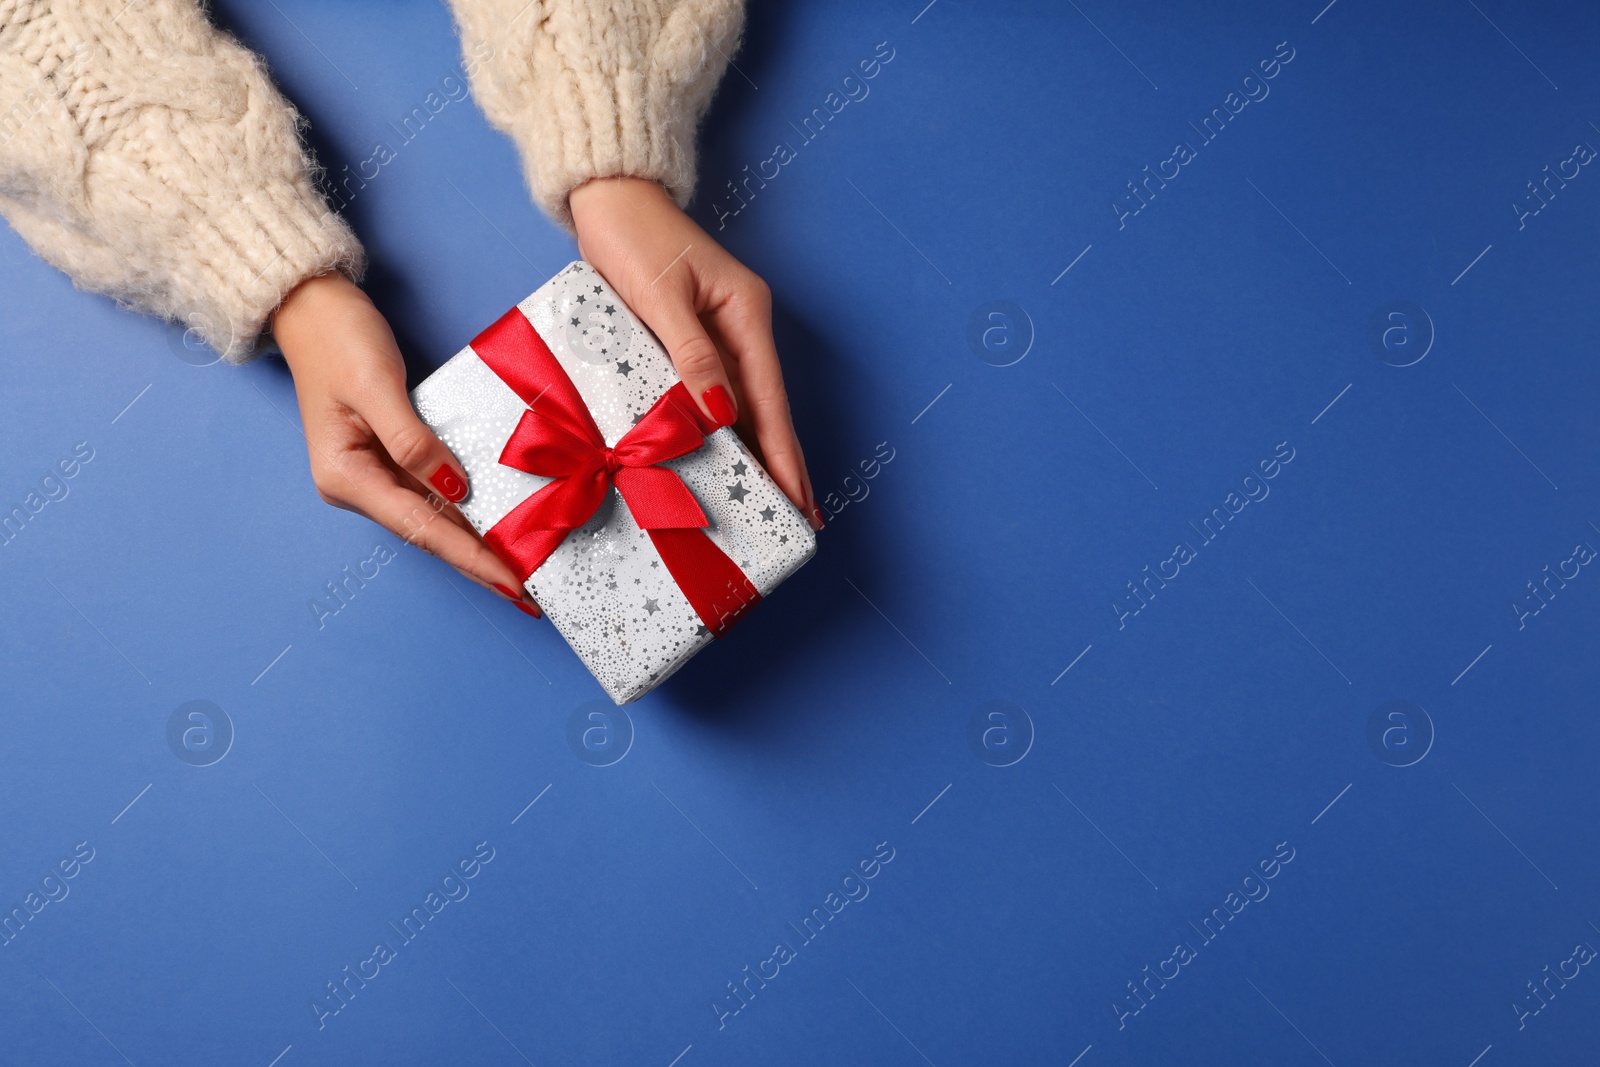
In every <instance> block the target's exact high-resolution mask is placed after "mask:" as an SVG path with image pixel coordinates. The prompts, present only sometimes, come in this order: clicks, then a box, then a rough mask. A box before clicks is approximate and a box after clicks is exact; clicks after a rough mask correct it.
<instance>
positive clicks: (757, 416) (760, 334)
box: [716, 305, 822, 530]
mask: <svg viewBox="0 0 1600 1067" xmlns="http://www.w3.org/2000/svg"><path fill="white" fill-rule="evenodd" d="M716 326H717V332H718V333H719V334H720V335H721V337H722V339H723V342H724V344H725V345H726V347H727V348H728V349H729V351H730V352H732V353H733V355H734V357H735V358H736V359H737V360H738V362H739V380H740V383H741V384H742V385H743V387H744V400H745V404H746V406H747V408H748V411H747V414H748V415H749V418H750V422H751V424H752V425H753V427H754V428H755V435H756V442H757V444H758V445H759V446H760V448H761V455H762V458H763V460H764V461H765V462H766V467H767V473H768V474H770V475H772V480H773V481H775V482H777V483H778V488H780V489H782V490H783V492H784V495H785V496H787V497H788V498H789V499H790V500H791V501H793V503H794V506H795V507H797V508H799V509H800V514H802V515H804V516H805V517H806V521H807V522H809V523H810V524H811V528H812V529H813V530H820V529H822V512H821V509H819V508H818V507H817V501H816V497H815V496H814V495H813V493H812V489H811V476H810V474H809V473H808V472H807V470H806V457H805V453H804V452H803V451H801V448H800V438H799V436H798V435H796V433H795V431H794V419H793V418H792V416H791V415H790V412H789V396H788V393H787V391H786V390H785V389H784V385H783V368H782V366H781V364H779V362H778V349H777V345H776V344H775V343H774V342H773V339H772V317H771V315H770V313H768V312H767V311H766V310H765V308H764V307H761V306H744V307H740V306H738V305H732V306H730V307H729V308H727V309H726V311H719V314H718V316H717V319H716Z"/></svg>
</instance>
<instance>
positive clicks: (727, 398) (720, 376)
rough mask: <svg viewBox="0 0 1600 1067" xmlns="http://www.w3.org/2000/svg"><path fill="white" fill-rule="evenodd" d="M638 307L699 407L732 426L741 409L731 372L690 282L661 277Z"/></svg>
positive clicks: (725, 424) (722, 423) (706, 413)
mask: <svg viewBox="0 0 1600 1067" xmlns="http://www.w3.org/2000/svg"><path fill="white" fill-rule="evenodd" d="M636 310H637V311H638V312H639V317H640V318H642V319H644V322H645V325H646V326H648V327H650V329H651V330H653V331H654V332H655V335H656V336H657V337H659V338H661V343H662V344H664V345H666V346H667V355H669V356H671V357H672V365H673V366H674V367H676V368H677V370H678V377H680V378H682V379H683V384H684V385H685V386H686V387H687V388H688V390H689V395H690V396H692V397H694V400H695V403H696V404H698V405H700V410H701V411H702V412H704V413H705V415H706V417H707V418H709V419H710V420H711V421H712V422H714V423H716V424H717V425H718V426H732V425H733V423H734V420H735V419H737V418H738V417H739V409H738V407H737V405H735V404H734V400H733V390H732V389H731V388H730V387H729V383H728V371H727V368H726V367H724V366H723V365H722V353H721V352H719V351H718V350H717V346H716V343H715V342H714V341H712V340H711V337H710V335H709V334H707V333H706V329H705V327H704V326H703V325H702V324H701V322H700V317H699V315H697V314H696V313H695V307H694V300H693V296H692V293H691V290H690V288H689V287H688V285H687V284H685V283H682V282H676V283H675V282H672V281H671V280H670V279H665V278H658V279H657V280H656V281H655V282H654V283H652V284H651V286H650V288H648V289H647V290H645V294H644V295H643V297H642V298H641V299H640V300H639V302H638V305H637V306H636Z"/></svg>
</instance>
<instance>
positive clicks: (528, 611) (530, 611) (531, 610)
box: [517, 600, 544, 619]
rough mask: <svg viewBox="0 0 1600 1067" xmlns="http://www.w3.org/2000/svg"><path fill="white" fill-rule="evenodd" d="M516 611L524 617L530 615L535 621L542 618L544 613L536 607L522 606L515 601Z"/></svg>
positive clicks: (520, 602)
mask: <svg viewBox="0 0 1600 1067" xmlns="http://www.w3.org/2000/svg"><path fill="white" fill-rule="evenodd" d="M517 610H518V611H520V612H522V613H523V614H524V615H532V616H533V617H534V618H536V619H542V618H544V613H543V612H541V611H540V610H539V609H538V608H537V607H535V606H533V605H532V604H524V603H523V602H522V601H520V600H519V601H517Z"/></svg>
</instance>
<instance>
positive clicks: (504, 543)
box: [472, 308, 761, 637]
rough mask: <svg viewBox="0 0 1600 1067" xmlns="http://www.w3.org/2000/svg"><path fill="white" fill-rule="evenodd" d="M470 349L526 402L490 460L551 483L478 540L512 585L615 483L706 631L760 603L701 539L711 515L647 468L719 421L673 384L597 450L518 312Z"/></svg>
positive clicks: (578, 407) (583, 412)
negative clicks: (511, 576)
mask: <svg viewBox="0 0 1600 1067" xmlns="http://www.w3.org/2000/svg"><path fill="white" fill-rule="evenodd" d="M472 350H473V351H474V352H476V353H477V354H478V358H479V359H481V360H483V362H484V363H485V364H486V365H487V366H488V368H489V369H490V370H492V371H494V372H495V374H496V375H498V376H499V377H500V379H501V381H503V382H505V383H506V384H507V385H508V386H510V387H511V389H512V390H513V391H514V392H515V393H516V394H517V395H518V396H520V397H521V398H522V399H523V401H524V402H526V403H527V405H528V410H527V411H524V412H523V413H522V419H521V421H520V422H518V423H517V428H516V430H514V431H513V432H512V434H511V439H510V440H509V441H507V442H506V446H505V448H504V450H502V451H501V453H500V462H501V463H503V464H505V465H506V466H508V467H514V468H516V469H517V470H521V471H527V472H528V473H529V474H538V475H542V476H544V477H546V478H551V479H554V480H553V481H551V482H550V484H548V485H546V486H544V487H543V488H541V489H540V490H539V491H538V492H536V493H534V494H533V495H532V496H530V497H528V499H526V500H524V501H523V502H522V503H520V504H518V505H517V506H516V507H515V508H513V509H512V511H511V513H510V514H508V515H506V517H505V518H503V519H501V520H500V521H499V522H497V523H495V524H494V526H493V527H491V528H490V529H489V531H488V532H487V533H486V534H484V535H483V539H484V540H485V541H486V542H487V543H488V545H489V547H490V548H492V549H494V551H495V554H496V555H498V556H499V557H500V558H501V559H503V560H505V561H506V562H507V563H509V564H510V565H511V567H512V569H513V570H515V571H516V572H517V578H518V580H519V581H522V582H526V581H527V580H528V576H529V575H530V574H532V573H533V572H534V571H536V570H538V569H539V567H540V566H541V565H542V564H543V563H544V561H545V560H546V559H548V558H549V557H550V554H551V553H552V552H554V551H555V550H556V547H557V546H558V545H560V544H561V542H562V541H564V540H565V539H566V537H567V534H569V533H570V532H572V531H573V530H575V529H577V528H578V527H580V526H582V525H583V524H584V523H586V522H588V521H589V518H590V517H591V516H592V515H593V514H594V513H595V511H596V510H597V509H598V508H599V507H600V505H601V503H603V502H604V501H605V498H606V493H607V492H609V490H610V487H611V486H613V485H615V486H616V487H617V491H618V492H619V493H621V494H622V499H623V500H624V501H626V502H627V505H628V510H629V511H630V512H632V513H633V517H634V521H636V522H637V523H638V524H639V526H640V527H641V528H642V529H643V530H644V531H645V532H646V533H648V534H649V535H650V540H651V541H652V542H653V543H654V544H655V546H656V551H657V552H658V553H660V555H661V562H663V563H665V564H666V565H667V572H668V573H669V574H671V575H672V579H673V581H675V582H677V583H678V588H679V589H681V590H682V591H683V595H684V596H685V597H687V598H688V600H689V603H690V605H691V606H693V608H694V610H695V613H696V614H697V615H699V616H700V619H701V621H702V622H703V623H705V626H706V629H708V630H710V631H711V633H712V634H714V635H716V636H717V637H721V636H723V635H724V634H726V633H727V632H728V630H730V629H732V627H733V625H734V623H736V622H738V621H739V620H740V619H741V618H743V617H744V614H745V613H746V612H748V611H749V610H750V609H751V608H753V607H754V606H755V605H756V604H757V603H759V602H760V600H761V594H760V593H758V592H757V591H756V587H755V585H754V584H752V583H751V581H750V579H749V578H748V577H746V576H745V573H744V572H743V571H742V570H740V569H739V567H738V565H737V564H735V563H734V562H733V560H731V559H729V558H728V556H727V554H726V553H724V552H723V551H722V549H720V548H718V547H717V546H716V544H715V543H714V542H713V541H712V540H711V539H710V538H709V537H707V536H706V534H705V527H707V526H709V525H710V524H711V522H710V520H709V519H707V518H706V515H705V512H704V511H702V510H701V509H700V504H699V502H697V501H696V500H695V498H694V494H692V493H690V492H689V487H688V486H686V485H684V484H683V479H681V478H679V477H678V475H677V474H676V473H675V472H673V471H670V470H667V469H666V468H665V467H660V466H657V464H659V463H663V462H665V461H667V460H669V459H677V458H678V457H679V456H685V455H688V454H689V453H690V452H693V451H694V450H695V449H697V448H699V447H700V446H701V445H702V444H704V443H705V436H706V434H708V433H710V432H711V431H712V430H715V429H716V428H717V426H716V423H714V422H712V421H710V420H709V419H707V418H706V417H705V416H704V415H702V414H700V409H699V408H698V407H696V406H695V403H694V401H693V400H692V399H691V398H690V396H689V390H688V389H686V388H685V387H684V385H683V383H682V382H679V383H677V384H676V385H674V386H673V387H672V388H671V389H668V390H667V391H666V392H665V393H663V394H662V395H661V398H660V399H659V400H657V401H656V402H655V404H654V405H653V406H652V407H651V408H650V410H649V411H648V412H646V413H645V415H644V417H643V418H642V419H640V420H639V422H638V424H637V425H635V426H634V428H633V429H631V430H629V431H628V432H627V433H626V434H625V435H624V436H623V437H622V439H621V440H619V441H618V442H617V443H616V446H615V447H613V448H607V447H606V442H605V437H604V436H603V435H602V434H601V433H600V429H599V427H597V426H596V425H595V424H594V419H593V418H592V417H591V416H590V415H589V408H588V406H587V405H586V404H584V402H583V398H582V397H581V396H579V395H578V390H577V389H576V388H575V387H574V386H573V384H572V379H570V378H568V377H567V373H566V371H564V370H562V369H561V364H560V363H558V362H557V361H556V358H555V356H554V355H553V354H552V353H551V351H550V348H549V346H548V345H546V344H545V343H544V338H542V337H540V336H539V333H538V331H537V330H535V329H534V328H533V324H532V323H530V322H529V321H528V319H527V316H525V315H524V314H523V313H522V311H521V309H520V308H512V309H511V310H510V311H508V312H506V313H505V314H504V315H502V316H501V317H500V319H499V321H498V322H496V323H495V324H494V325H493V326H490V327H489V328H488V329H487V330H484V331H483V333H481V334H479V335H478V336H477V338H475V339H474V340H473V342H472Z"/></svg>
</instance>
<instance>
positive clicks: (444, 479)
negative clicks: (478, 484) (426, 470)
mask: <svg viewBox="0 0 1600 1067" xmlns="http://www.w3.org/2000/svg"><path fill="white" fill-rule="evenodd" d="M428 484H429V485H431V486H433V487H434V488H435V489H437V490H438V491H439V495H440V496H442V497H444V498H445V499H446V500H448V501H450V503H452V504H459V503H461V502H462V501H463V500H465V499H466V498H467V480H466V479H465V478H463V477H462V476H461V475H459V474H457V473H456V470H455V468H454V467H452V466H450V464H448V463H441V464H439V469H438V470H436V471H434V472H433V475H432V477H430V478H429V479H428Z"/></svg>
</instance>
